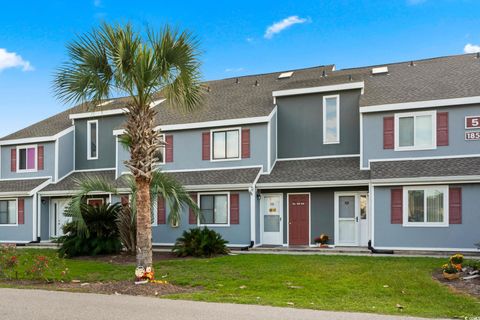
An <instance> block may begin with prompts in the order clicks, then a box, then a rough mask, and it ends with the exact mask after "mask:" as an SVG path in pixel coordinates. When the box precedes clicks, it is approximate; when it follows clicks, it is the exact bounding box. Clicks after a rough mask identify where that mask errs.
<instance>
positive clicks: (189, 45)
mask: <svg viewBox="0 0 480 320" xmlns="http://www.w3.org/2000/svg"><path fill="white" fill-rule="evenodd" d="M146 34H147V35H146V37H142V35H141V34H140V33H138V32H136V31H134V30H133V28H132V26H131V25H130V24H127V25H126V26H124V27H122V26H120V25H114V26H111V25H108V24H103V25H102V26H101V27H100V28H96V29H94V30H93V31H92V32H90V33H87V34H84V35H81V36H78V38H77V39H76V40H75V41H73V42H71V43H69V44H68V45H67V52H68V56H69V61H68V62H66V63H64V64H63V65H62V67H60V68H59V69H58V71H57V72H56V75H55V79H54V89H55V94H56V96H57V98H59V99H61V100H63V101H64V102H68V103H88V105H89V106H91V107H92V108H94V106H97V105H98V104H99V103H100V102H101V101H105V99H108V98H111V97H112V96H114V95H115V96H127V97H129V100H128V101H129V102H127V105H126V106H125V108H126V109H127V111H128V114H127V120H126V125H125V137H126V139H125V140H126V141H128V142H129V149H130V160H128V161H126V166H127V167H128V168H129V169H130V171H131V173H132V175H133V177H134V178H135V184H136V188H137V196H136V208H137V218H136V220H137V265H138V266H143V267H151V266H152V231H151V217H150V210H151V201H150V192H149V188H150V182H151V180H152V173H153V172H154V164H155V162H156V161H157V160H158V159H157V158H156V155H157V150H158V149H159V147H160V146H161V143H162V142H161V141H160V132H159V131H156V130H155V127H154V120H155V116H156V110H155V109H154V108H152V107H150V106H151V104H152V102H154V101H155V99H158V95H160V96H161V97H163V98H165V99H166V101H165V102H164V103H163V104H165V106H166V107H170V108H174V109H177V110H182V111H184V112H189V111H192V110H194V109H195V108H196V107H197V106H198V105H199V104H200V103H201V100H202V92H203V90H202V88H201V84H200V71H199V67H200V62H199V49H198V42H197V40H196V39H195V37H193V36H192V35H191V34H190V33H188V32H179V31H177V30H173V29H171V28H170V27H168V26H166V27H165V28H163V30H161V31H160V32H154V31H151V30H147V33H146Z"/></svg>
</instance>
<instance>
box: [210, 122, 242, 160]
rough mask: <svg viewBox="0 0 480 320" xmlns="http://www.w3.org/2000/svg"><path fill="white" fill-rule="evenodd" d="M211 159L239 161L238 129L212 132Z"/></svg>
mask: <svg viewBox="0 0 480 320" xmlns="http://www.w3.org/2000/svg"><path fill="white" fill-rule="evenodd" d="M212 145H213V149H212V159H213V160H236V159H240V129H228V130H212Z"/></svg>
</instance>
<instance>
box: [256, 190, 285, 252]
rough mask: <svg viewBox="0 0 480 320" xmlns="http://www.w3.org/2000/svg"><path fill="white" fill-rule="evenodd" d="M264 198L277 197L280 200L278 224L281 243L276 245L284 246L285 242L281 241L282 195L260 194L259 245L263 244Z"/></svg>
mask: <svg viewBox="0 0 480 320" xmlns="http://www.w3.org/2000/svg"><path fill="white" fill-rule="evenodd" d="M265 196H278V197H280V199H281V201H280V212H281V214H280V217H281V220H280V221H281V223H280V235H281V238H282V241H281V243H279V244H278V245H284V244H285V242H284V241H283V218H284V214H283V193H262V194H261V196H260V243H261V244H264V242H263V213H264V210H265V209H266V206H265V205H266V204H265ZM287 227H288V226H287ZM287 230H288V229H287ZM287 242H288V239H287Z"/></svg>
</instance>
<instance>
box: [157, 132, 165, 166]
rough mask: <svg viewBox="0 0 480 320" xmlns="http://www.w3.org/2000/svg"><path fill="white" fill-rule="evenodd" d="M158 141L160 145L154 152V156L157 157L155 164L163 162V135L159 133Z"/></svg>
mask: <svg viewBox="0 0 480 320" xmlns="http://www.w3.org/2000/svg"><path fill="white" fill-rule="evenodd" d="M160 141H161V143H162V145H161V146H160V148H159V149H158V150H157V152H156V153H155V158H157V159H158V160H157V162H156V164H165V135H164V134H162V135H160Z"/></svg>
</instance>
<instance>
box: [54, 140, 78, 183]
mask: <svg viewBox="0 0 480 320" xmlns="http://www.w3.org/2000/svg"><path fill="white" fill-rule="evenodd" d="M74 138H75V133H74V132H73V131H72V132H69V133H67V134H66V135H64V136H62V137H60V138H59V139H58V152H59V156H58V179H61V178H62V177H64V176H65V175H67V174H68V173H70V172H71V171H72V170H73V161H74V150H73V148H74V147H73V146H74Z"/></svg>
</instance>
